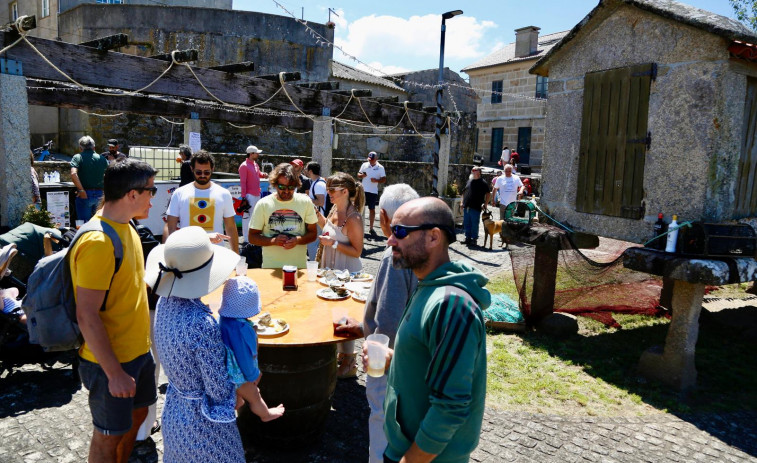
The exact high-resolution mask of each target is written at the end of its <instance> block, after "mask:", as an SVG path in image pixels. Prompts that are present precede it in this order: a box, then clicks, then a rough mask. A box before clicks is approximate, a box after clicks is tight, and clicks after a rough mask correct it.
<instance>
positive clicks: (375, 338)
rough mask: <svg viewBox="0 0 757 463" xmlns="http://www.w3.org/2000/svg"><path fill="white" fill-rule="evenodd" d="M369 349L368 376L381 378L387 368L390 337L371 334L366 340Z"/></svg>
mask: <svg viewBox="0 0 757 463" xmlns="http://www.w3.org/2000/svg"><path fill="white" fill-rule="evenodd" d="M365 342H366V343H367V344H366V346H367V349H368V371H367V374H368V376H373V377H374V378H380V377H382V376H384V369H385V368H386V352H387V350H388V349H389V336H387V335H385V334H375V333H374V334H371V335H368V337H367V338H365Z"/></svg>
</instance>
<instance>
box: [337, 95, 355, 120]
mask: <svg viewBox="0 0 757 463" xmlns="http://www.w3.org/2000/svg"><path fill="white" fill-rule="evenodd" d="M354 98H355V89H354V88H353V89H351V90H350V99H349V100H347V104H346V105H344V109H343V110H342V112H340V113H339V114H338V115H337V116H334V119H339V116H341V115H342V114H344V112H345V111H347V108H348V107H349V106H350V103H351V102H352V100H353V99H354Z"/></svg>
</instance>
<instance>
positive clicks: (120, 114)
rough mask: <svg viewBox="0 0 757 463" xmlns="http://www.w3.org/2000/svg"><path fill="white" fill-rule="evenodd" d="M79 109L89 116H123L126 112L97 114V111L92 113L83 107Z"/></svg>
mask: <svg viewBox="0 0 757 463" xmlns="http://www.w3.org/2000/svg"><path fill="white" fill-rule="evenodd" d="M79 111H81V112H83V113H84V114H86V115H88V116H97V117H118V116H123V115H124V113H118V114H97V113H91V112H89V111H85V110H83V109H80V110H79Z"/></svg>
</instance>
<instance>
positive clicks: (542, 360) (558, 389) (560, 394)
mask: <svg viewBox="0 0 757 463" xmlns="http://www.w3.org/2000/svg"><path fill="white" fill-rule="evenodd" d="M507 280H509V281H507ZM734 286H735V285H734ZM488 289H489V290H490V291H491V292H492V293H505V294H508V295H510V296H511V297H513V298H514V299H516V300H517V292H516V291H515V285H514V284H513V283H512V278H508V277H506V276H503V277H501V278H497V279H495V280H494V281H492V282H490V283H489V285H488ZM727 290H728V291H729V292H728V294H732V293H734V291H738V290H741V292H742V293H743V289H741V288H738V289H732V288H727ZM721 297H724V296H721ZM729 297H733V296H729ZM739 310H741V309H739ZM756 310H757V309H756ZM615 319H616V320H617V321H618V322H619V323H620V324H621V326H622V328H621V329H612V328H607V327H605V326H604V325H603V324H601V323H599V322H596V321H594V320H591V319H587V318H584V317H578V322H579V334H578V335H577V336H573V337H571V338H569V339H566V340H557V339H553V338H550V337H549V336H546V335H541V334H538V333H534V332H530V333H525V334H520V335H513V334H499V333H493V332H489V333H488V339H487V343H488V345H487V347H488V352H489V357H488V359H489V360H488V366H489V370H488V382H487V404H488V405H489V406H492V407H494V408H498V409H503V410H510V411H528V412H536V413H554V414H563V415H591V416H594V415H596V416H623V415H645V414H651V413H658V412H672V413H691V412H713V411H735V410H757V394H755V390H756V386H755V384H757V356H755V355H754V352H753V350H754V345H753V344H752V345H750V344H749V343H748V342H747V341H746V340H745V338H743V337H741V336H739V335H737V333H734V328H733V327H732V326H731V327H728V326H726V325H723V324H721V323H720V322H719V321H718V320H717V316H716V315H715V316H714V315H712V314H709V313H708V312H705V311H703V313H702V317H701V324H700V330H699V340H698V342H697V348H696V367H697V371H698V379H697V388H696V389H695V390H694V391H692V392H690V393H689V394H688V395H687V396H685V397H684V396H681V395H680V394H678V393H677V392H675V391H672V390H670V389H668V388H667V387H666V386H664V385H662V384H659V383H656V382H653V381H647V380H645V379H644V378H642V377H640V376H639V375H637V374H636V372H635V369H636V365H637V364H638V361H639V358H640V356H641V353H642V352H643V351H644V350H646V349H647V348H649V347H651V346H653V345H662V344H664V340H665V336H666V334H667V328H668V325H669V320H667V319H666V318H658V317H648V316H641V315H621V314H618V315H615Z"/></svg>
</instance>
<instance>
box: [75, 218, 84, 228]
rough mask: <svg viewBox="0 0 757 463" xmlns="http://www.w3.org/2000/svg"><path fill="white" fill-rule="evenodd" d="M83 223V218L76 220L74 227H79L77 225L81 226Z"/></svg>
mask: <svg viewBox="0 0 757 463" xmlns="http://www.w3.org/2000/svg"><path fill="white" fill-rule="evenodd" d="M83 225H84V221H83V220H77V221H76V229H77V230H78V229H79V227H81V226H83Z"/></svg>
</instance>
